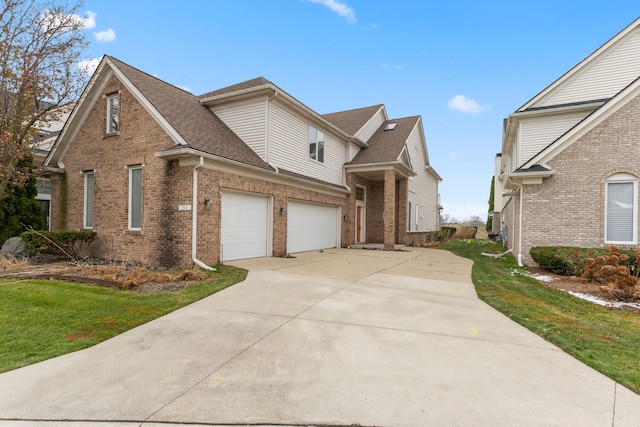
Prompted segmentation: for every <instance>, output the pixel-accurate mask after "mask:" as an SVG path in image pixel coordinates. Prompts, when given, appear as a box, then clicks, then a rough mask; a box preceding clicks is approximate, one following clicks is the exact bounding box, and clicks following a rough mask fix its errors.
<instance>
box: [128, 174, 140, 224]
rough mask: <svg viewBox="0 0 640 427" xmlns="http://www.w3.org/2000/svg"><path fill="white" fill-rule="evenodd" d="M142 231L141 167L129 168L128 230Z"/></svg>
mask: <svg viewBox="0 0 640 427" xmlns="http://www.w3.org/2000/svg"><path fill="white" fill-rule="evenodd" d="M141 229H142V166H133V167H130V168H129V230H141Z"/></svg>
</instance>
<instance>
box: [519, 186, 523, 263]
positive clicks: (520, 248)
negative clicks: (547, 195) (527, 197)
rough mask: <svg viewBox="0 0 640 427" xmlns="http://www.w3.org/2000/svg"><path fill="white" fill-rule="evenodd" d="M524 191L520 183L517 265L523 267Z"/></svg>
mask: <svg viewBox="0 0 640 427" xmlns="http://www.w3.org/2000/svg"><path fill="white" fill-rule="evenodd" d="M523 193H524V186H523V185H522V184H520V219H519V221H520V225H519V226H518V265H519V266H520V267H524V264H523V263H522V200H523V199H522V196H523Z"/></svg>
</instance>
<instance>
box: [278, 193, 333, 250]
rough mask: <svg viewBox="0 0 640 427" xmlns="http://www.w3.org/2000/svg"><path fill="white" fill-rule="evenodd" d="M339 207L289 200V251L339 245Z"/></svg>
mask: <svg viewBox="0 0 640 427" xmlns="http://www.w3.org/2000/svg"><path fill="white" fill-rule="evenodd" d="M337 242H338V208H337V207H335V206H327V205H318V204H312V203H303V202H294V201H291V200H289V204H288V213H287V252H289V253H295V252H304V251H311V250H315V249H326V248H335V247H336V246H338V244H337Z"/></svg>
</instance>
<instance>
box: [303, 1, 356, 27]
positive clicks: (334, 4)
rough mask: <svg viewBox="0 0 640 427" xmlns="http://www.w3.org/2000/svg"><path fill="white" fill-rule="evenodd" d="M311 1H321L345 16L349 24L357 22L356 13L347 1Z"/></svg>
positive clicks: (320, 2)
mask: <svg viewBox="0 0 640 427" xmlns="http://www.w3.org/2000/svg"><path fill="white" fill-rule="evenodd" d="M309 1H310V2H311V3H319V4H321V5H324V6H326V7H328V8H329V9H331V10H332V11H334V12H335V13H337V14H338V15H339V16H341V17H343V18H345V19H346V20H347V22H348V23H349V24H355V23H356V22H357V21H356V14H355V12H354V11H353V9H351V8H350V7H349V6H347V5H346V4H345V3H341V2H339V1H338V0H309Z"/></svg>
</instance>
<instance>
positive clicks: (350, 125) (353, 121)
mask: <svg viewBox="0 0 640 427" xmlns="http://www.w3.org/2000/svg"><path fill="white" fill-rule="evenodd" d="M382 106H383V104H378V105H372V106H371V107H363V108H356V109H354V110H347V111H339V112H336V113H330V114H323V115H322V117H323V118H324V119H325V120H326V121H328V122H330V123H331V124H333V125H335V126H337V127H338V128H340V129H342V130H343V131H345V132H346V133H348V134H349V135H352V136H353V135H355V134H356V132H358V131H359V130H360V129H361V128H362V126H364V124H365V123H367V120H369V119H370V118H371V117H373V115H374V114H375V113H376V112H377V111H378V110H379V109H380V108H382Z"/></svg>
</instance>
